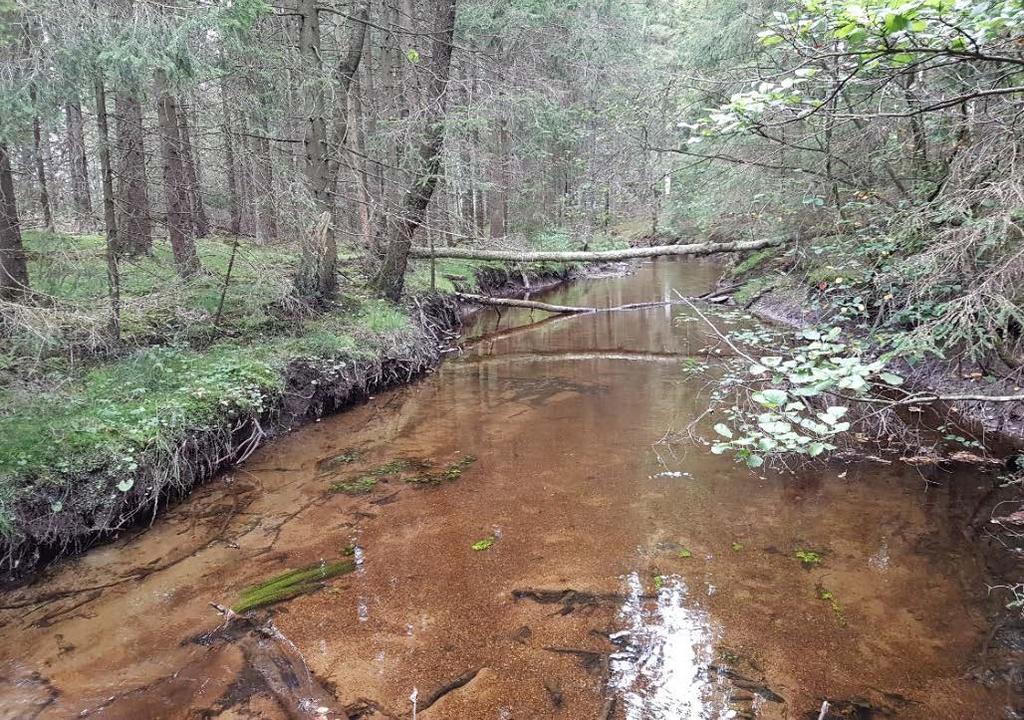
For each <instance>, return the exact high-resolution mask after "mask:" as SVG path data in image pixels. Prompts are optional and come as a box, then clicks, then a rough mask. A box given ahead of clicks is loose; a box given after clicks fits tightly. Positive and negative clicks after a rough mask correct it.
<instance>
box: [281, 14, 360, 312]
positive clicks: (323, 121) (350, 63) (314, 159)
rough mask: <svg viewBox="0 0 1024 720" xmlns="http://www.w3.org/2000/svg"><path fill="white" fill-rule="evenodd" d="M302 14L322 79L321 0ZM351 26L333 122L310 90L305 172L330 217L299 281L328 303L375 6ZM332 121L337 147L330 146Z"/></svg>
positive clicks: (313, 66) (307, 252)
mask: <svg viewBox="0 0 1024 720" xmlns="http://www.w3.org/2000/svg"><path fill="white" fill-rule="evenodd" d="M298 14H299V16H300V17H301V18H302V25H301V28H300V32H299V53H300V55H301V56H302V57H303V58H304V60H305V62H306V66H307V68H308V69H309V71H310V72H312V74H313V75H314V76H315V75H319V74H320V72H321V70H322V66H321V63H320V57H321V55H320V17H319V10H318V9H317V3H316V0H300V2H299V4H298ZM353 15H354V17H353V18H352V20H351V21H350V23H351V25H350V35H349V46H348V48H347V50H346V52H345V53H344V54H342V55H341V56H340V57H339V60H338V65H337V67H335V69H334V87H335V93H334V107H333V111H332V114H331V118H330V119H328V117H327V105H326V100H325V98H324V93H323V89H322V87H321V86H320V85H319V84H317V83H311V84H310V88H309V90H308V96H307V102H308V104H309V108H310V113H309V124H308V126H307V128H306V135H305V138H304V140H303V147H304V149H305V163H304V173H305V176H306V184H307V185H308V186H309V190H310V194H311V195H312V196H313V202H314V205H315V207H316V209H317V211H318V212H319V213H320V214H321V216H322V217H325V218H327V223H328V225H327V227H326V228H325V231H324V232H318V233H314V234H312V236H311V237H310V238H307V241H306V242H303V247H302V258H301V261H300V265H299V272H298V276H297V277H296V289H297V290H298V292H299V294H300V295H303V296H306V297H320V298H326V297H330V296H332V295H333V294H334V293H335V291H336V290H337V264H338V240H337V235H336V228H335V227H333V220H334V214H335V213H334V192H335V188H336V186H337V181H338V167H339V165H340V162H341V158H342V157H343V155H344V152H345V141H346V136H347V134H348V91H349V87H350V86H351V84H352V78H353V77H354V75H355V73H356V72H357V71H358V70H359V62H360V60H361V59H362V57H363V41H364V39H365V37H366V19H367V17H368V15H369V2H368V0H362V2H360V3H359V4H358V6H357V7H356V9H355V10H354V11H353ZM328 122H330V130H331V135H332V142H331V143H330V145H328V138H327V134H328V127H329V126H328Z"/></svg>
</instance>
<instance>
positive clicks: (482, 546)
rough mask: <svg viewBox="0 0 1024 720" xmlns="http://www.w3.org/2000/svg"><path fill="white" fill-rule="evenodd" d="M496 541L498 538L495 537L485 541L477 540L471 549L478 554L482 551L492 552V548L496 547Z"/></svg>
mask: <svg viewBox="0 0 1024 720" xmlns="http://www.w3.org/2000/svg"><path fill="white" fill-rule="evenodd" d="M496 540H497V538H495V537H487V538H484V539H483V540H477V541H476V542H475V543H473V544H472V545H471V546H470V547H472V549H473V550H476V551H477V552H480V551H482V550H490V548H491V546H492V545H494V543H495V541H496Z"/></svg>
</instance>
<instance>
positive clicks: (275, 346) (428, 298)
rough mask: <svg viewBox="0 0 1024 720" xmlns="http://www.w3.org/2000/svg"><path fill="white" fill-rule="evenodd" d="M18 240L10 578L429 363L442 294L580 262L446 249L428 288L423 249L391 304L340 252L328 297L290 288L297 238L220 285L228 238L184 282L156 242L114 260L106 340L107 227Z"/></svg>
mask: <svg viewBox="0 0 1024 720" xmlns="http://www.w3.org/2000/svg"><path fill="white" fill-rule="evenodd" d="M563 238H564V236H563V235H561V234H555V235H549V236H547V237H546V238H543V237H542V239H541V240H540V242H539V244H540V245H541V248H543V249H558V247H557V245H558V244H559V243H561V242H563ZM25 240H26V245H27V249H28V250H29V252H30V273H31V276H32V282H33V286H34V288H36V289H37V292H38V293H39V302H38V303H37V304H36V305H34V306H19V307H20V310H19V314H17V315H13V314H9V315H8V316H7V317H6V318H5V322H6V323H7V324H8V327H7V328H5V331H6V333H7V334H8V335H9V336H10V337H11V338H12V339H13V342H10V343H8V345H7V347H6V348H5V349H4V350H2V351H0V408H2V410H0V438H3V452H2V453H0V567H2V568H3V570H4V571H5V573H6V574H9V575H11V576H17V575H22V574H24V573H25V572H26V571H27V570H30V569H32V568H34V567H36V566H38V565H40V564H41V563H45V562H46V561H47V560H49V559H50V558H52V557H55V556H58V555H62V554H66V553H70V552H75V551H77V550H79V549H81V548H82V547H84V546H86V545H88V544H89V543H91V542H94V541H95V540H97V539H99V538H102V537H104V536H109V535H110V534H111V533H113V532H115V531H116V530H118V529H119V528H121V527H124V526H126V525H129V524H131V523H132V522H136V521H138V520H140V519H143V518H148V517H151V516H152V515H153V514H155V513H156V512H157V511H158V510H159V509H160V507H162V506H163V505H165V504H166V502H167V501H168V500H169V499H173V498H174V497H177V496H180V495H182V494H184V493H186V492H187V491H188V490H189V489H190V488H191V487H192V486H194V485H195V484H196V483H197V482H201V481H202V480H204V479H206V478H208V477H210V476H211V475H212V474H214V473H215V472H216V471H217V469H218V468H219V467H222V466H224V465H226V464H229V463H231V462H237V461H239V460H241V459H244V457H246V456H247V455H248V454H249V453H251V452H252V451H253V450H254V449H255V448H256V447H258V446H259V445H260V444H262V442H263V441H264V440H265V438H266V437H268V436H269V435H270V434H273V433H275V432H280V431H282V430H286V429H290V428H291V427H293V426H295V425H298V424H301V423H302V422H304V421H306V420H309V419H313V418H316V417H320V416H322V415H324V414H327V413H330V412H334V411H336V410H338V409H341V408H342V407H345V406H346V405H349V404H351V403H353V402H357V401H359V400H361V399H363V398H365V397H367V396H368V395H369V394H371V393H373V392H376V391H377V390H379V389H382V388H384V387H387V386H389V385H392V384H396V383H399V382H404V381H408V380H410V379H411V378H413V377H414V376H416V375H418V374H421V373H422V372H424V371H426V370H428V369H429V368H431V367H433V366H434V365H436V363H437V362H438V361H439V359H440V358H441V357H442V355H443V353H444V351H445V350H447V349H448V348H449V346H450V344H451V341H452V339H453V337H454V335H453V332H454V330H455V329H456V328H457V325H458V322H459V317H460V313H461V312H462V308H461V307H460V306H458V305H457V303H456V302H455V301H454V300H453V299H452V298H451V293H452V292H454V291H456V290H460V291H465V292H486V293H496V292H502V291H503V290H505V291H507V290H510V289H511V290H515V289H517V288H522V287H523V286H524V283H530V284H535V283H536V282H538V281H542V280H544V279H547V280H561V279H564V278H566V277H568V276H569V275H571V274H573V273H574V272H576V271H578V269H579V268H577V267H565V266H564V265H562V266H558V267H555V266H540V267H536V266H534V267H531V268H530V270H529V274H526V273H524V272H523V270H521V269H520V268H513V267H511V266H508V265H504V264H500V263H487V262H475V261H458V260H443V261H442V260H439V261H437V263H436V266H435V269H434V275H435V279H434V290H433V291H432V290H431V279H430V275H431V273H430V263H429V262H425V261H422V262H417V263H415V265H414V267H413V268H412V269H411V271H410V273H409V275H408V278H407V288H408V296H409V300H408V301H407V302H406V303H404V304H403V305H392V304H389V303H386V302H384V301H381V300H377V299H374V298H372V297H371V296H370V295H369V294H368V293H366V292H364V291H363V290H362V287H363V286H364V282H365V278H364V277H362V273H363V269H362V267H361V266H360V265H359V264H358V263H357V262H355V261H354V259H352V258H345V257H342V262H341V266H340V268H339V271H340V275H341V277H340V285H341V288H342V290H341V293H340V294H339V296H338V298H337V299H336V300H335V301H334V303H333V304H332V305H330V306H329V307H326V308H323V307H321V308H309V307H304V306H302V305H301V304H299V303H297V302H296V301H295V300H294V299H293V297H292V295H291V277H292V275H293V274H294V271H295V257H296V253H295V252H294V248H289V247H282V246H257V245H254V244H251V243H245V244H240V245H239V246H238V248H237V249H236V250H235V254H236V256H235V259H234V263H233V267H232V271H231V277H230V283H229V284H228V288H227V291H226V293H225V292H224V285H225V282H224V280H225V277H226V275H227V270H228V266H229V264H230V263H231V255H232V246H233V242H232V240H231V239H230V238H209V239H205V240H200V241H199V242H198V246H199V254H200V259H201V262H202V265H203V272H202V273H201V274H200V275H199V276H198V277H196V278H194V279H192V280H188V281H183V280H181V279H179V278H178V277H177V276H176V275H175V273H174V270H173V267H174V266H173V262H172V258H171V257H170V254H169V251H168V250H167V249H164V248H156V249H154V252H153V254H152V255H150V256H144V257H140V258H136V259H127V258H126V259H124V260H123V261H122V262H121V263H120V275H121V283H120V286H121V297H122V314H121V326H122V337H121V341H120V342H119V343H116V344H114V343H111V342H110V339H109V334H108V333H107V332H106V330H105V328H106V322H107V317H108V307H109V305H108V300H107V294H106V268H105V260H104V252H103V247H104V243H103V239H102V238H101V237H100V236H96V235H80V236H71V235H59V234H52V233H40V232H28V233H26V238H25ZM551 245H554V246H555V247H548V246H551ZM222 293H223V295H224V300H223V307H222V308H221V309H220V311H219V312H218V308H220V306H221V297H222Z"/></svg>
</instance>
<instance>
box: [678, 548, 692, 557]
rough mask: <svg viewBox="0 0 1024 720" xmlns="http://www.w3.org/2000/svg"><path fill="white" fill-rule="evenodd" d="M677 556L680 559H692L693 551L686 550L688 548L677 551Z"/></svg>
mask: <svg viewBox="0 0 1024 720" xmlns="http://www.w3.org/2000/svg"><path fill="white" fill-rule="evenodd" d="M678 554H679V557H681V558H690V557H693V551H692V550H690V549H688V548H683V549H682V550H680V551H679V553H678Z"/></svg>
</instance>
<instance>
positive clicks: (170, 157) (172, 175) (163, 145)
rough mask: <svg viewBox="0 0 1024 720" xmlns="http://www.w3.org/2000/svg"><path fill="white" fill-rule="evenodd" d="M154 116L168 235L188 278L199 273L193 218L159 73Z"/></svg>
mask: <svg viewBox="0 0 1024 720" xmlns="http://www.w3.org/2000/svg"><path fill="white" fill-rule="evenodd" d="M157 84H158V86H159V88H160V91H159V101H158V104H157V116H158V118H159V123H160V156H161V158H162V159H163V164H164V172H163V176H164V199H165V202H166V205H167V234H168V236H169V237H170V241H171V252H172V254H173V255H174V264H175V265H176V266H177V268H178V274H179V275H181V276H182V277H185V278H188V277H192V276H193V275H195V274H196V273H197V272H199V255H198V253H197V252H196V243H195V238H194V237H193V235H192V218H191V217H190V216H189V212H188V196H187V192H188V190H187V187H186V185H185V176H184V172H185V170H184V168H183V167H182V160H181V140H180V135H179V133H178V107H177V103H176V102H175V101H174V96H173V95H171V93H170V91H169V90H168V88H167V82H166V78H165V77H163V74H162V73H161V74H160V75H159V76H158V80H157Z"/></svg>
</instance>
